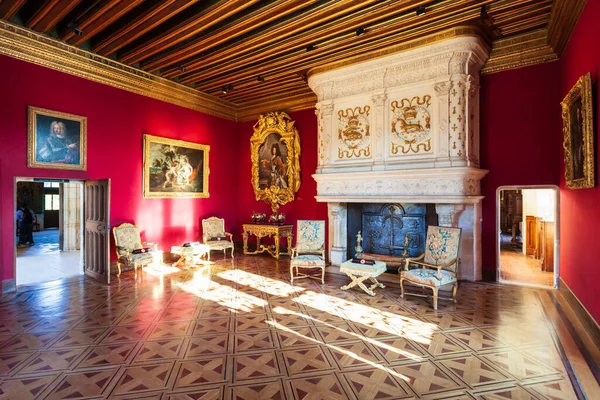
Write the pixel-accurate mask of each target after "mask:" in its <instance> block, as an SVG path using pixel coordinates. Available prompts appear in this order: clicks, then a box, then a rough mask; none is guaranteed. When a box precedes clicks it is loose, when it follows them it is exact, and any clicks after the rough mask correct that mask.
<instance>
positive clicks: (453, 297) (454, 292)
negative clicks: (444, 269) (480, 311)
mask: <svg viewBox="0 0 600 400" xmlns="http://www.w3.org/2000/svg"><path fill="white" fill-rule="evenodd" d="M457 290H458V281H456V282H454V289H452V301H454V304H456V291H457Z"/></svg>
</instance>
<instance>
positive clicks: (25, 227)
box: [17, 203, 35, 247]
mask: <svg viewBox="0 0 600 400" xmlns="http://www.w3.org/2000/svg"><path fill="white" fill-rule="evenodd" d="M34 219H35V213H34V212H33V210H32V209H30V208H29V207H27V204H26V203H23V205H21V208H20V209H19V210H17V227H18V228H19V243H18V245H17V246H20V247H23V246H25V245H27V244H28V243H29V245H30V246H33V245H34V243H33V221H34Z"/></svg>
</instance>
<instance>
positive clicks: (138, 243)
mask: <svg viewBox="0 0 600 400" xmlns="http://www.w3.org/2000/svg"><path fill="white" fill-rule="evenodd" d="M113 235H114V237H115V248H116V250H117V268H118V269H119V273H118V274H117V276H120V275H121V264H123V265H125V266H133V271H134V274H136V275H137V268H138V267H140V268H142V267H144V266H146V265H148V264H152V263H154V262H155V261H159V262H162V251H159V250H158V249H157V247H156V243H154V242H142V240H141V238H140V228H139V227H138V226H137V225H132V224H128V223H124V224H121V225H119V226H117V227H115V228H113Z"/></svg>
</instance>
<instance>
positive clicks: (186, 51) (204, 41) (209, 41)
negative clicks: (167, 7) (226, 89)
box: [142, 0, 318, 76]
mask: <svg viewBox="0 0 600 400" xmlns="http://www.w3.org/2000/svg"><path fill="white" fill-rule="evenodd" d="M317 1H318V0H277V1H276V2H275V3H269V4H265V6H264V7H262V8H260V9H258V10H256V11H254V12H252V13H251V14H249V15H247V16H244V18H243V20H242V21H240V20H235V21H234V22H232V23H230V24H228V25H226V26H224V27H222V28H220V29H218V30H216V31H214V32H210V34H207V35H203V36H201V37H199V38H197V39H194V40H193V41H191V42H186V43H185V44H182V45H181V46H178V47H177V48H175V49H173V50H167V51H166V52H164V53H159V54H157V55H156V56H155V57H153V58H152V59H150V60H147V61H145V62H143V63H142V68H143V69H144V70H146V71H151V72H154V71H157V70H160V69H163V68H165V67H167V66H169V65H173V64H176V63H180V62H181V61H183V60H186V59H189V58H190V57H193V56H195V55H197V54H199V53H205V52H207V51H208V50H210V49H212V48H214V47H216V46H218V45H220V44H222V43H225V42H227V41H228V40H231V38H232V37H234V36H241V35H244V34H246V33H248V32H250V31H252V30H255V29H257V28H259V27H261V26H263V25H266V24H268V23H271V22H273V21H275V20H277V19H279V18H283V17H285V16H286V15H288V14H291V13H293V12H296V11H299V10H301V9H303V8H306V7H307V6H309V5H311V4H314V3H316V2H317ZM163 76H165V75H163Z"/></svg>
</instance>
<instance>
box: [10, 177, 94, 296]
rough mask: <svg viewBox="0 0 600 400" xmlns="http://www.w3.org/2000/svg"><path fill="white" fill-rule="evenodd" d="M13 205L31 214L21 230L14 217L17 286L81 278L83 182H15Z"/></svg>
mask: <svg viewBox="0 0 600 400" xmlns="http://www.w3.org/2000/svg"><path fill="white" fill-rule="evenodd" d="M15 205H16V207H17V211H18V210H19V209H21V210H22V211H21V213H20V214H21V215H22V214H23V210H25V212H31V214H33V216H32V217H31V219H32V221H33V226H29V227H27V226H26V225H27V224H28V223H29V219H28V220H27V221H26V224H25V225H24V226H23V229H21V223H20V222H19V220H18V218H17V217H18V213H15V234H16V236H15V246H16V251H15V258H16V259H15V277H16V284H17V286H19V285H29V284H36V283H42V282H49V281H54V280H57V279H63V278H68V277H72V276H78V275H82V274H83V263H82V253H83V251H82V246H83V242H82V231H83V230H82V229H83V224H82V219H83V213H82V211H83V182H81V181H73V180H60V179H38V178H35V179H34V178H17V179H16V185H15ZM23 206H25V207H26V208H25V209H23ZM29 210H31V211H29ZM30 230H31V231H32V233H31V235H28V233H29V231H30ZM23 233H24V234H23Z"/></svg>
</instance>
